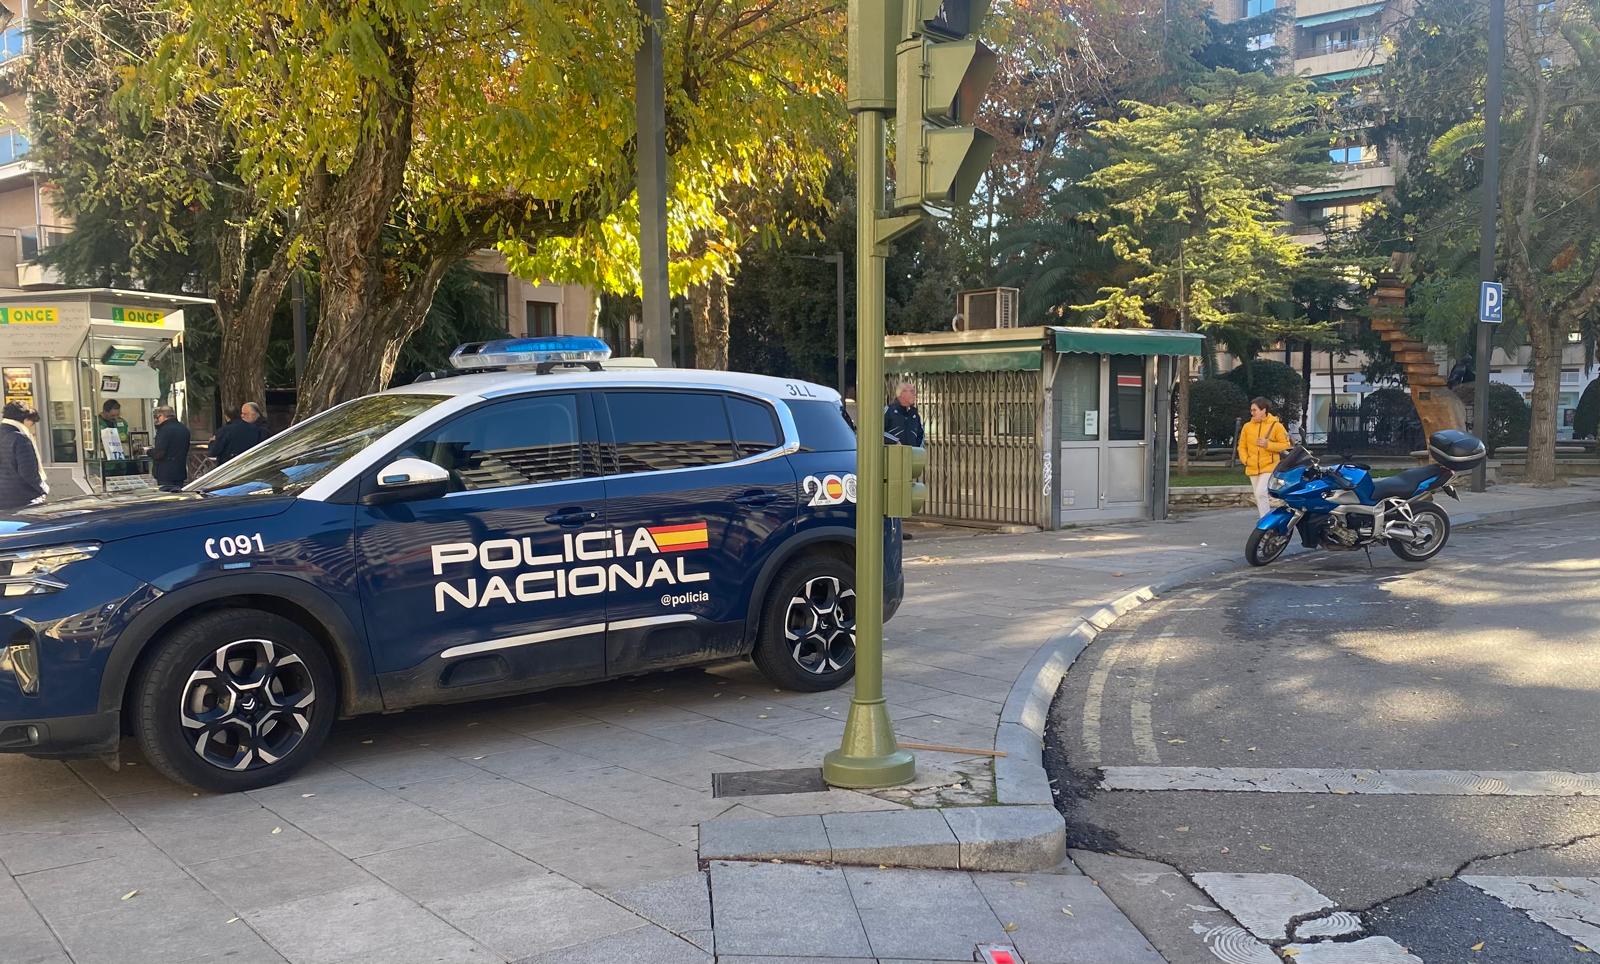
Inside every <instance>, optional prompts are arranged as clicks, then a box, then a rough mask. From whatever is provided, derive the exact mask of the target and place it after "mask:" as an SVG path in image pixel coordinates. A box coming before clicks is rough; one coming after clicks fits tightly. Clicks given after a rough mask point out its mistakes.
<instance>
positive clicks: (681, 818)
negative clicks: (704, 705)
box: [524, 767, 733, 830]
mask: <svg viewBox="0 0 1600 964" xmlns="http://www.w3.org/2000/svg"><path fill="white" fill-rule="evenodd" d="M524 780H525V782H526V783H528V784H529V785H530V786H534V787H537V788H538V789H540V790H543V791H545V792H546V793H550V794H553V795H555V796H558V797H561V798H562V799H564V800H568V801H570V802H572V803H575V804H578V805H579V806H584V807H588V808H591V809H593V810H596V811H599V812H600V813H604V814H606V815H607V816H609V817H612V818H614V819H617V820H621V821H623V822H625V823H629V824H632V825H634V826H636V827H642V828H643V829H646V830H648V829H652V828H654V827H688V826H693V825H694V824H697V823H699V822H700V821H702V820H709V819H711V818H712V817H715V816H716V815H717V814H719V813H721V812H722V811H724V810H726V809H728V808H729V807H730V806H732V805H733V804H731V803H726V802H723V801H719V800H713V799H712V798H711V794H710V793H709V792H701V791H697V790H690V789H688V788H686V787H680V786H678V785H677V784H673V783H668V782H667V781H665V780H657V779H656V778H655V777H651V776H647V775H645V774H643V773H636V772H634V771H632V770H628V769H625V768H623V767H607V768H606V769H603V770H582V771H579V772H576V773H567V774H550V775H547V776H529V777H526V778H524Z"/></svg>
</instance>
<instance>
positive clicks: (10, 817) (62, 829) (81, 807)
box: [5, 784, 129, 835]
mask: <svg viewBox="0 0 1600 964" xmlns="http://www.w3.org/2000/svg"><path fill="white" fill-rule="evenodd" d="M5 817H6V819H5V830H6V832H7V834H8V835H17V834H59V833H70V834H80V833H114V832H116V831H118V830H126V829H128V826H129V824H128V821H127V818H125V817H123V816H122V814H120V813H118V812H117V811H116V808H115V807H113V806H112V805H111V804H109V803H107V802H106V801H105V800H103V799H101V797H100V795H99V794H98V793H96V792H95V791H93V790H91V789H89V788H88V787H85V786H83V785H82V784H79V785H77V786H65V787H57V788H53V789H35V790H31V791H30V792H28V793H26V794H18V795H16V796H14V797H12V798H11V799H10V800H8V801H7V802H6V805H5Z"/></svg>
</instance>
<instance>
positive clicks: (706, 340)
mask: <svg viewBox="0 0 1600 964" xmlns="http://www.w3.org/2000/svg"><path fill="white" fill-rule="evenodd" d="M689 314H690V317H691V318H692V319H693V324H694V364H695V367H696V368H708V369H711V370H713V371H727V370H728V282H727V279H725V278H723V277H722V276H720V275H713V276H712V277H711V279H710V280H709V281H707V282H706V283H705V284H703V285H695V286H694V287H692V288H690V289H689Z"/></svg>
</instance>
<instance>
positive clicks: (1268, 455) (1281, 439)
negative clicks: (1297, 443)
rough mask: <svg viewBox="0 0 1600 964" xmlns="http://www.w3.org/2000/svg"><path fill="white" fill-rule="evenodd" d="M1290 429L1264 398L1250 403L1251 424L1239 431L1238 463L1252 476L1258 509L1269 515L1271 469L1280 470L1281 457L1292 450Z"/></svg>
mask: <svg viewBox="0 0 1600 964" xmlns="http://www.w3.org/2000/svg"><path fill="white" fill-rule="evenodd" d="M1291 444H1292V443H1291V442H1290V441H1289V430H1288V429H1286V428H1284V427H1283V423H1282V422H1280V421H1278V416H1276V415H1274V414H1272V403H1270V402H1268V401H1267V400H1266V399H1264V398H1256V399H1252V400H1251V402H1250V421H1248V422H1246V423H1244V428H1243V429H1242V430H1241V431H1240V432H1239V462H1240V464H1242V465H1243V466H1244V474H1245V475H1247V476H1249V477H1250V488H1251V489H1253V490H1254V491H1255V494H1256V510H1257V511H1259V512H1260V513H1261V514H1262V515H1266V514H1267V512H1268V511H1270V510H1271V508H1272V504H1271V501H1270V500H1269V499H1268V498H1267V483H1268V482H1270V481H1271V480H1272V470H1273V469H1276V468H1277V467H1278V457H1279V456H1281V455H1283V453H1284V452H1287V451H1288V450H1289V446H1290V445H1291Z"/></svg>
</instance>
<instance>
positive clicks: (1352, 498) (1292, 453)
mask: <svg viewBox="0 0 1600 964" xmlns="http://www.w3.org/2000/svg"><path fill="white" fill-rule="evenodd" d="M1428 455H1429V456H1430V457H1431V458H1432V459H1433V464H1432V465H1425V466H1422V467H1420V468H1415V469H1407V470H1406V471H1404V472H1401V473H1400V474H1399V475H1394V476H1390V477H1389V478H1386V479H1376V478H1373V475H1372V469H1371V467H1370V466H1366V465H1361V464H1358V463H1343V464H1340V465H1333V466H1328V467H1326V468H1325V467H1323V466H1322V464H1321V463H1319V462H1318V461H1317V459H1316V456H1314V455H1312V454H1311V453H1310V452H1309V451H1307V450H1306V449H1305V448H1304V447H1303V446H1298V445H1297V446H1295V447H1294V448H1292V449H1290V450H1289V451H1288V452H1285V453H1284V456H1283V458H1282V459H1280V460H1279V462H1278V468H1277V469H1276V470H1275V471H1274V472H1273V473H1272V479H1271V481H1270V482H1268V484H1267V491H1268V492H1269V494H1270V495H1271V497H1272V506H1273V507H1272V511H1270V512H1268V513H1267V514H1266V515H1264V516H1262V517H1261V521H1259V522H1257V523H1256V527H1255V529H1254V530H1253V531H1252V532H1251V533H1250V538H1249V540H1248V541H1246V542H1245V544H1244V557H1245V559H1246V560H1247V561H1248V562H1249V563H1250V565H1252V566H1264V565H1266V564H1268V563H1270V562H1272V561H1273V560H1274V559H1277V558H1278V557H1279V556H1281V555H1283V550H1284V549H1286V548H1288V546H1289V540H1290V538H1291V537H1292V536H1293V535H1294V533H1296V532H1298V533H1299V535H1300V544H1301V545H1303V546H1305V547H1306V548H1308V549H1330V550H1338V551H1348V550H1352V549H1369V548H1370V547H1372V546H1373V545H1375V544H1378V543H1387V544H1388V546H1389V548H1390V549H1392V550H1394V554H1395V555H1397V556H1399V557H1400V558H1401V559H1404V560H1405V561H1407V562H1426V561H1427V560H1429V559H1432V558H1433V557H1434V556H1436V555H1438V554H1439V551H1440V550H1441V549H1443V548H1444V545H1445V543H1446V542H1447V541H1449V539H1450V514H1449V513H1447V512H1445V511H1444V507H1443V506H1441V505H1439V504H1438V503H1437V502H1435V501H1434V496H1435V495H1437V494H1438V493H1440V492H1443V493H1444V494H1445V495H1448V496H1450V497H1451V498H1452V499H1459V498H1460V496H1458V495H1456V490H1455V486H1453V485H1451V484H1450V480H1451V479H1452V478H1454V477H1455V475H1456V473H1458V472H1464V471H1467V470H1470V469H1472V468H1474V467H1475V466H1477V465H1478V464H1479V463H1481V462H1482V461H1483V460H1484V458H1485V452H1484V445H1483V442H1481V441H1479V440H1478V439H1476V438H1474V437H1473V436H1471V435H1468V434H1467V433H1466V432H1456V431H1446V432H1435V433H1434V434H1433V435H1432V436H1430V437H1429V438H1428Z"/></svg>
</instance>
